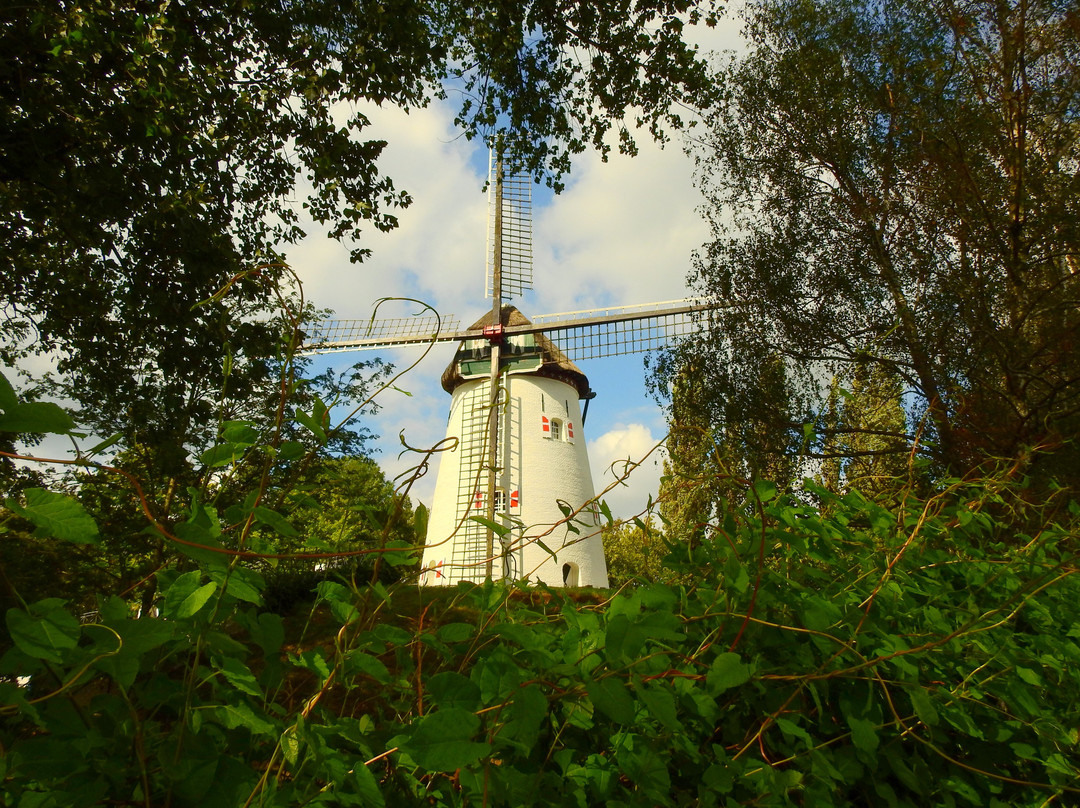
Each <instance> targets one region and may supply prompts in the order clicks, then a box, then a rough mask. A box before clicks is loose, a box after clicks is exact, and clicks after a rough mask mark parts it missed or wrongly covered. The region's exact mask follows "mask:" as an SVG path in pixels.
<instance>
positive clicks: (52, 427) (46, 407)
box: [0, 401, 75, 435]
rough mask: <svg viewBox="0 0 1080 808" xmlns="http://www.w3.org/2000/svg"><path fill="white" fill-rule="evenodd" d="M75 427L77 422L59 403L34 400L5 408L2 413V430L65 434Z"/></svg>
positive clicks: (0, 417)
mask: <svg viewBox="0 0 1080 808" xmlns="http://www.w3.org/2000/svg"><path fill="white" fill-rule="evenodd" d="M74 428H75V422H74V421H72V420H71V416H70V415H68V414H67V412H65V411H64V409H63V408H62V407H61V406H60V405H59V404H54V403H53V402H51V401H33V402H26V403H23V404H16V405H15V406H14V407H11V409H8V408H6V407H5V408H4V413H3V415H0V432H32V433H37V434H41V433H46V434H55V435H64V434H66V433H68V432H70V431H71V430H73V429H74Z"/></svg>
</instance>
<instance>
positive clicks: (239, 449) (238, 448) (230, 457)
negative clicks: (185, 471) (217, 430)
mask: <svg viewBox="0 0 1080 808" xmlns="http://www.w3.org/2000/svg"><path fill="white" fill-rule="evenodd" d="M250 448H251V447H250V446H249V445H248V444H244V443H219V444H218V445H217V446H211V447H210V448H209V449H207V450H206V451H205V452H203V453H202V454H201V455H199V462H200V463H202V464H203V465H204V466H206V467H207V468H212V469H215V468H221V467H222V466H229V465H232V464H233V463H235V462H237V461H238V460H240V458H242V457H243V456H244V452H246V451H247V450H248V449H250Z"/></svg>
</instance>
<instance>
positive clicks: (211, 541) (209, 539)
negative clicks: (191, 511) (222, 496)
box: [173, 518, 228, 567]
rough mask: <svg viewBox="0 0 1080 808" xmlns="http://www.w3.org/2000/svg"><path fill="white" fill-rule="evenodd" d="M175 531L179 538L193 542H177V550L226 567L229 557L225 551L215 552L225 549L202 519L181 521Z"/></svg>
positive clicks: (209, 563)
mask: <svg viewBox="0 0 1080 808" xmlns="http://www.w3.org/2000/svg"><path fill="white" fill-rule="evenodd" d="M173 533H175V534H176V536H177V538H180V539H183V540H184V541H186V542H191V543H192V544H180V543H176V544H175V545H174V546H175V547H176V549H177V550H179V551H180V552H181V553H183V554H184V555H186V556H188V557H189V558H193V559H195V560H196V561H200V562H202V563H203V564H207V565H209V566H217V567H224V565H225V564H226V563H227V561H228V559H227V557H226V556H225V555H224V554H223V553H216V552H214V549H213V548H217V549H224V548H223V546H222V544H221V542H220V541H218V540H217V538H216V537H215V536H214V535H213V534H212V533H211V532H210V531H209V530H208V529H207V527H206V525H205V524H203V523H202V521H201V520H197V519H194V518H193V519H192V520H189V521H187V522H181V523H179V524H178V525H175V526H174V527H173ZM192 545H195V546H192ZM204 548H205V549H204Z"/></svg>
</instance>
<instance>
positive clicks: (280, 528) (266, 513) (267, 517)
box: [254, 505, 299, 536]
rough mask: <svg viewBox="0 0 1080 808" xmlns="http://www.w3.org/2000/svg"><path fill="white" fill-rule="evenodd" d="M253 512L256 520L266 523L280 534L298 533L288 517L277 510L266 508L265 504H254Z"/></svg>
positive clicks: (293, 534)
mask: <svg viewBox="0 0 1080 808" xmlns="http://www.w3.org/2000/svg"><path fill="white" fill-rule="evenodd" d="M254 513H255V520H256V521H257V522H260V523H261V524H264V525H266V526H267V527H269V528H270V529H272V530H274V531H276V532H277V533H278V534H280V535H282V536H297V535H299V534H298V533H297V532H296V528H295V527H293V526H292V524H290V523H289V520H288V519H286V518H285V517H284V516H282V515H281V514H280V513H278V512H277V511H275V510H272V509H270V508H267V507H266V506H265V505H256V506H255V511H254Z"/></svg>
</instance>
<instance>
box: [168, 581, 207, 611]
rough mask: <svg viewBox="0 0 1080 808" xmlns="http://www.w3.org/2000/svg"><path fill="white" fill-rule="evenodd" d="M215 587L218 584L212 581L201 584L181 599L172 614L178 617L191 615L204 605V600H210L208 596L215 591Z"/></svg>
mask: <svg viewBox="0 0 1080 808" xmlns="http://www.w3.org/2000/svg"><path fill="white" fill-rule="evenodd" d="M217 588H218V585H217V584H216V583H215V582H214V581H211V582H210V583H208V584H203V585H202V586H200V587H199V588H198V589H196V590H195V591H194V592H192V593H191V594H190V595H188V596H187V597H186V598H184V600H183V601H181V603H180V605H179V606H178V607H177V609H176V612H175V613H174V615H175V616H176V617H178V618H180V619H183V618H185V617H192V616H193V615H194V614H195V613H196V612H198V611H199V609H201V608H202V607H203V606H205V605H206V601H208V600H210V596H211V595H213V594H214V593H215V592H216V591H217Z"/></svg>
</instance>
